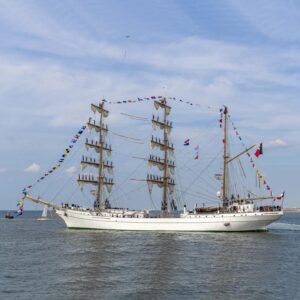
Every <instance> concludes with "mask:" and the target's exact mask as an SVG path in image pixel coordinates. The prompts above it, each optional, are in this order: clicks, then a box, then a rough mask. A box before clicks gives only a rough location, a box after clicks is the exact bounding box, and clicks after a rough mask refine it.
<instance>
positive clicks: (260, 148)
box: [254, 143, 263, 158]
mask: <svg viewBox="0 0 300 300" xmlns="http://www.w3.org/2000/svg"><path fill="white" fill-rule="evenodd" d="M262 154H263V144H262V143H260V144H259V148H257V149H256V151H255V153H254V155H255V156H256V157H257V158H258V157H259V156H260V155H262Z"/></svg>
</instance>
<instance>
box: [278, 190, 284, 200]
mask: <svg viewBox="0 0 300 300" xmlns="http://www.w3.org/2000/svg"><path fill="white" fill-rule="evenodd" d="M283 198H284V192H283V193H281V194H280V195H279V196H277V197H276V199H277V200H282V199H283Z"/></svg>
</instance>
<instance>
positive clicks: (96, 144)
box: [77, 102, 114, 210]
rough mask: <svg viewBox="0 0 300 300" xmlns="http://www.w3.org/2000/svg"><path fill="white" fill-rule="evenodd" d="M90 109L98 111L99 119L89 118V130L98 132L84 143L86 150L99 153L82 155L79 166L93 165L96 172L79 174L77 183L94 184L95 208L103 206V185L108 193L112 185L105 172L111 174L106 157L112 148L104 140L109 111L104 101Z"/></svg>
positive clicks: (110, 165) (110, 166)
mask: <svg viewBox="0 0 300 300" xmlns="http://www.w3.org/2000/svg"><path fill="white" fill-rule="evenodd" d="M91 109H92V111H93V112H94V113H98V114H99V116H100V118H99V119H100V120H99V121H98V122H97V121H96V120H92V118H90V119H89V121H88V123H87V125H88V128H89V129H90V130H94V131H95V132H96V133H99V136H98V139H88V138H87V139H86V142H85V145H86V148H87V150H89V149H93V150H94V151H95V152H96V153H97V154H99V156H98V159H97V158H92V157H85V156H83V157H82V160H81V167H82V169H84V168H85V167H93V168H96V169H98V174H97V176H96V175H79V176H78V180H77V181H78V183H79V184H80V185H81V186H82V185H84V184H86V183H88V184H92V185H94V186H96V193H95V198H96V199H95V203H94V208H95V209H97V210H100V209H103V208H105V203H107V201H106V199H105V200H104V193H105V191H104V187H105V188H106V191H107V193H110V192H111V190H112V186H113V184H114V183H113V179H112V178H111V177H108V176H107V175H106V174H105V173H106V172H105V171H107V172H108V173H110V174H112V171H113V164H112V162H111V161H108V160H107V157H109V156H110V155H111V152H112V149H111V145H109V144H107V143H106V142H105V140H106V135H107V132H108V126H107V125H105V124H104V118H106V117H108V114H109V112H108V111H107V110H106V109H104V102H102V103H100V104H99V105H94V104H92V105H91Z"/></svg>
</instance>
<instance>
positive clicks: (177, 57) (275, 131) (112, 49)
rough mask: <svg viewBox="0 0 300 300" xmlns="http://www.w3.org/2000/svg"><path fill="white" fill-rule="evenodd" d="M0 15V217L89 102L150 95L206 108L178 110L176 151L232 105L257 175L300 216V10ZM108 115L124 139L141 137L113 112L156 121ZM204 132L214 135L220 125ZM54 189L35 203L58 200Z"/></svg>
mask: <svg viewBox="0 0 300 300" xmlns="http://www.w3.org/2000/svg"><path fill="white" fill-rule="evenodd" d="M0 5H1V10H0V38H1V45H0V103H1V110H0V124H1V128H2V139H1V147H0V182H1V192H2V193H1V195H2V197H1V202H0V209H14V208H15V204H16V202H17V200H18V198H19V197H20V191H21V190H22V189H23V187H24V186H26V185H28V184H31V182H32V181H35V180H36V178H37V177H39V176H40V175H41V173H43V172H44V171H46V170H47V168H49V167H50V166H51V165H52V164H53V163H55V161H56V158H57V157H59V156H60V154H61V152H62V150H63V149H64V148H65V146H67V145H68V143H69V140H70V139H71V137H72V135H73V134H74V133H76V130H77V129H78V128H80V126H81V125H82V123H83V122H84V121H85V120H87V119H88V117H89V116H90V112H89V104H90V103H91V102H97V101H99V100H100V99H102V97H105V98H107V99H112V100H119V99H135V98H137V97H147V96H151V95H166V96H175V97H177V98H182V99H187V100H190V101H192V102H194V103H197V104H199V106H201V107H202V108H203V109H199V112H198V111H194V110H191V109H190V108H186V109H185V107H184V106H177V108H176V107H175V108H174V112H175V116H176V117H178V118H179V120H178V119H175V117H174V122H177V123H178V125H180V127H181V128H182V129H179V130H178V131H177V132H175V142H176V141H177V142H178V144H179V145H180V141H181V140H182V139H184V138H185V137H186V136H196V135H197V132H198V131H197V130H199V132H200V131H201V130H200V129H199V127H202V125H203V124H202V123H203V122H204V121H209V122H211V120H214V118H215V119H216V120H217V118H218V114H217V112H212V111H209V110H207V109H205V108H207V106H212V107H220V106H221V105H223V104H226V105H228V106H229V107H230V111H231V115H232V117H233V118H234V120H235V123H236V124H237V126H238V127H239V128H240V131H241V132H243V134H242V135H243V137H244V138H245V139H248V140H249V144H251V143H255V142H259V141H263V142H264V144H265V153H264V156H263V157H262V158H261V161H259V163H260V164H261V166H262V167H263V172H264V174H266V175H265V176H266V177H267V178H268V181H270V184H271V185H272V189H273V190H274V193H280V192H281V191H282V190H283V189H284V190H286V193H287V198H286V206H290V207H299V206H300V204H299V200H298V197H297V191H298V188H297V184H298V181H299V167H300V158H299V150H300V142H299V136H300V118H299V113H300V102H299V100H298V98H299V92H300V84H299V83H300V54H299V53H300V52H299V48H300V4H299V2H297V1H276V0H273V1H232V0H219V1H208V0H207V1H205V0H203V1H192V0H190V1H175V0H173V1H170V0H164V1H156V0H153V1H142V0H135V1H134V0H131V1H130V0H128V1H120V0H119V1H91V0H87V1H76V0H72V1H71V0H69V1H67V0H66V1H56V0H52V1H29V0H28V1H18V0H14V1H4V0H0ZM128 35H129V36H130V37H128V38H127V37H126V36H128ZM109 109H110V110H112V111H113V115H112V117H111V119H110V121H111V124H112V127H113V128H114V130H116V131H118V130H119V131H120V132H122V133H124V129H125V128H126V131H127V132H130V133H132V134H135V133H136V131H137V130H136V129H134V127H135V126H137V125H136V124H133V125H132V124H131V123H130V121H129V120H126V119H124V118H122V117H121V115H120V112H125V113H135V114H137V115H142V116H147V110H150V114H149V115H151V114H152V108H150V107H149V106H147V105H145V106H139V105H137V106H130V107H128V106H126V105H125V106H123V107H122V108H121V107H110V108H109ZM214 113H215V116H214V115H213V114H214ZM209 118H210V119H209ZM210 124H213V125H216V129H217V126H218V123H217V121H216V124H214V123H213V121H212V123H210ZM140 128H142V129H144V127H143V126H140ZM202 129H203V128H202ZM144 130H146V129H144ZM203 130H204V129H203ZM140 134H141V135H143V133H140ZM149 135H150V136H151V132H150V131H149ZM112 141H114V140H112ZM115 143H116V144H117V145H118V143H119V145H121V144H122V143H121V142H120V141H117V140H116V141H115ZM78 147H79V146H78ZM179 148H180V147H179ZM130 149H132V148H130ZM133 149H134V148H133ZM130 151H131V150H130ZM130 151H128V152H130ZM180 151H184V150H182V149H181V150H180ZM189 151H190V152H192V151H191V150H189ZM79 152H80V151H79V150H78V153H79ZM181 153H182V152H181ZM183 154H184V152H183ZM119 161H120V163H121V162H122V158H119ZM68 163H69V165H66V167H65V169H64V171H62V174H61V175H62V177H59V178H63V175H67V174H68V172H69V173H70V172H71V171H70V170H75V168H77V169H76V171H78V170H79V169H78V163H77V162H75V157H74V161H70V162H68ZM33 164H35V166H36V167H35V168H34V167H32V165H33ZM191 164H193V162H191ZM30 166H31V167H32V168H29V169H28V167H30ZM127 167H128V166H127ZM28 170H29V171H28ZM30 171H31V172H30ZM34 171H35V172H34ZM66 171H67V172H66ZM121 173H122V172H121ZM76 174H77V173H76ZM183 175H184V174H183ZM53 176H54V175H53ZM53 180H54V179H53ZM54 181H55V180H54ZM49 182H50V183H49V184H48V186H46V187H42V188H41V191H38V192H39V193H41V194H45V195H46V196H47V192H46V191H45V190H47V189H48V190H49V189H50V190H51V191H52V190H53V193H55V192H54V190H55V189H56V188H55V185H54V183H53V185H52V183H51V181H49ZM68 189H70V191H71V190H72V189H71V188H66V191H68ZM61 197H65V196H61ZM60 199H62V198H60ZM64 199H65V198H64ZM122 201H124V205H127V202H126V200H122ZM133 201H136V202H137V203H138V202H139V201H138V200H133ZM122 204H123V203H122ZM143 204H147V203H146V202H145V203H143ZM26 205H27V207H28V208H35V206H32V205H31V204H26Z"/></svg>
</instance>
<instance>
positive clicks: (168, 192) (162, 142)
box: [147, 98, 177, 216]
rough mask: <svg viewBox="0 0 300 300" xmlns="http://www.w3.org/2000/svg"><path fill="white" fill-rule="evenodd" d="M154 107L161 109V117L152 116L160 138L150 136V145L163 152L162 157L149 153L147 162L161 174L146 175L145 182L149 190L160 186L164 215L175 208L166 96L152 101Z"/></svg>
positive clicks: (168, 108)
mask: <svg viewBox="0 0 300 300" xmlns="http://www.w3.org/2000/svg"><path fill="white" fill-rule="evenodd" d="M154 107H155V108H156V110H159V109H162V110H163V117H162V119H161V118H160V117H159V116H154V115H153V116H152V126H153V128H154V129H156V128H159V129H160V130H162V135H163V136H162V139H161V138H158V137H154V136H152V138H151V147H152V149H153V148H156V149H159V150H160V151H162V153H163V157H160V156H157V155H151V154H150V157H149V159H148V163H149V165H151V166H156V167H157V168H158V169H159V171H161V172H162V176H157V175H153V174H148V175H147V184H148V187H149V190H150V191H151V190H152V187H153V185H157V186H158V187H159V188H162V189H163V191H162V201H161V214H162V216H166V215H167V213H168V212H169V211H170V210H177V207H176V204H175V202H174V198H173V193H174V186H175V181H174V179H173V178H172V175H171V174H172V173H174V169H175V163H174V161H173V160H171V159H170V157H171V156H172V154H173V152H174V145H173V144H171V143H170V138H169V135H170V132H171V130H172V122H170V121H169V120H168V116H169V114H170V112H171V107H170V106H168V104H167V100H166V98H163V99H162V100H160V101H154Z"/></svg>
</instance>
